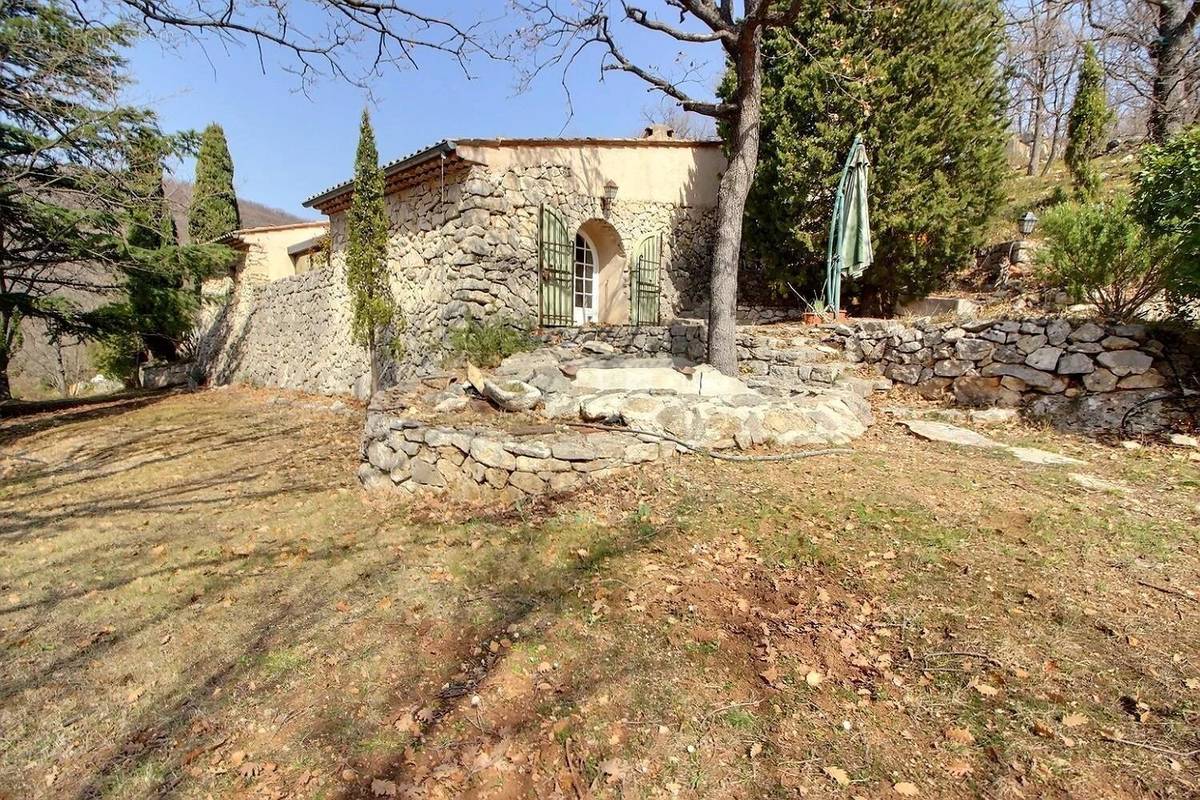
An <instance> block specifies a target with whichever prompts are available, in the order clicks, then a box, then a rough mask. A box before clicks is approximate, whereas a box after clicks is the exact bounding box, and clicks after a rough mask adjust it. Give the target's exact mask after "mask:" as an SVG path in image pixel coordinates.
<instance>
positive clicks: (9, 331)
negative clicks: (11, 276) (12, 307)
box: [0, 276, 20, 401]
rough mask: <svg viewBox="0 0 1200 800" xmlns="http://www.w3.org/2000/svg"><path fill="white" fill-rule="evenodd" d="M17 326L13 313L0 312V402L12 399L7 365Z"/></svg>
mask: <svg viewBox="0 0 1200 800" xmlns="http://www.w3.org/2000/svg"><path fill="white" fill-rule="evenodd" d="M4 288H5V287H4V280H3V277H2V276H0V290H3V289H4ZM19 324H20V323H19V322H18V320H17V317H16V315H15V314H14V313H13V312H11V311H2V312H0V401H3V400H11V399H12V385H11V384H10V383H9V380H8V365H9V362H10V360H11V359H12V351H13V345H14V344H15V343H16V341H17V325H19Z"/></svg>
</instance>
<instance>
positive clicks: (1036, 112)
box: [1025, 95, 1042, 175]
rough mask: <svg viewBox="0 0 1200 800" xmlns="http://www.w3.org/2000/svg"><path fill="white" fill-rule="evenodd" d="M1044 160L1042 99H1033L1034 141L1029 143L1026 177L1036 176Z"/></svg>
mask: <svg viewBox="0 0 1200 800" xmlns="http://www.w3.org/2000/svg"><path fill="white" fill-rule="evenodd" d="M1041 160H1042V97H1041V95H1039V96H1037V97H1035V98H1034V99H1033V141H1032V142H1030V143H1029V163H1028V164H1027V165H1026V166H1025V174H1026V175H1036V174H1037V171H1038V165H1039V163H1040V162H1041Z"/></svg>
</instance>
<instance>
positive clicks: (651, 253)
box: [629, 233, 662, 325]
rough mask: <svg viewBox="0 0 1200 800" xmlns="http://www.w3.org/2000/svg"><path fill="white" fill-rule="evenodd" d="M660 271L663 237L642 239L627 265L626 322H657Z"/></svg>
mask: <svg viewBox="0 0 1200 800" xmlns="http://www.w3.org/2000/svg"><path fill="white" fill-rule="evenodd" d="M661 272H662V235H661V234H657V233H655V234H651V235H650V236H647V237H646V238H645V239H642V241H641V243H639V244H638V246H637V249H636V250H635V251H634V256H633V262H632V263H631V264H630V266H629V321H630V322H631V323H633V324H634V325H657V324H658V323H659V318H660V317H659V298H660V297H661V295H662V289H661V284H660V282H659V276H660V274H661Z"/></svg>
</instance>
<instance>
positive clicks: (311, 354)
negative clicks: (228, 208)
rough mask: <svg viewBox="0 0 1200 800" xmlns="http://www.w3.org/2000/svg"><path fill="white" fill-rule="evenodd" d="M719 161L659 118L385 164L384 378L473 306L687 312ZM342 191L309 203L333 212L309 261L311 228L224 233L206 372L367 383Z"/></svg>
mask: <svg viewBox="0 0 1200 800" xmlns="http://www.w3.org/2000/svg"><path fill="white" fill-rule="evenodd" d="M724 168H725V159H724V156H723V155H722V152H721V148H720V145H719V144H718V143H717V142H692V141H683V140H676V139H673V138H671V136H670V134H669V131H667V130H665V129H663V128H662V127H659V126H655V127H652V128H649V129H647V132H646V136H645V137H643V138H640V139H457V140H446V141H442V142H439V143H437V144H435V145H432V146H431V147H427V148H425V149H423V150H420V151H418V152H416V153H414V154H412V155H410V156H407V157H405V158H402V159H399V160H397V161H393V162H391V163H389V164H386V165H385V166H384V174H385V178H386V184H385V185H386V191H387V204H388V212H389V217H390V221H391V234H390V237H389V242H388V256H389V260H390V263H391V265H392V268H391V288H392V293H393V296H394V297H395V299H396V301H397V305H398V308H399V312H400V313H399V321H398V324H396V325H395V326H394V329H393V330H392V331H391V332H390V336H389V338H390V340H391V346H390V347H389V348H388V352H389V353H391V354H392V356H393V359H392V360H391V362H390V363H389V364H386V365H385V373H384V376H383V378H384V381H385V383H390V382H394V381H398V380H402V379H404V378H407V377H410V376H414V375H420V374H427V373H429V372H434V371H437V370H439V369H440V368H441V364H442V361H443V359H444V354H445V348H446V345H447V343H448V341H449V338H450V333H451V331H452V330H453V329H454V328H456V327H458V326H460V325H462V324H463V323H464V322H465V321H466V320H468V319H479V320H483V319H489V318H504V319H507V320H510V321H512V322H515V323H519V324H524V325H528V326H531V327H542V328H549V327H554V326H562V327H563V328H577V327H578V326H581V325H591V326H610V327H612V328H613V330H634V329H635V328H634V327H632V326H653V325H660V324H663V323H666V322H668V321H670V320H672V319H673V318H676V317H680V316H685V315H687V312H689V311H693V310H695V309H696V308H698V307H699V306H700V305H701V303H702V302H703V299H704V294H705V291H706V288H707V279H708V270H709V263H710V260H711V259H710V253H711V248H712V241H713V235H714V232H715V219H714V217H715V214H714V212H715V208H716V200H717V186H718V183H719V180H720V175H721V172H722V170H724ZM352 193H353V185H352V183H349V182H348V183H343V184H341V185H339V186H335V187H333V188H332V189H329V190H327V191H325V192H322V193H320V194H318V195H316V196H314V197H312V198H310V199H309V200H308V201H306V203H305V205H307V206H309V207H310V208H314V209H317V210H319V211H321V212H323V213H325V214H327V215H328V216H329V222H328V226H329V227H328V239H327V241H328V259H327V263H326V260H324V259H323V260H322V263H321V264H320V266H319V268H318V267H317V265H316V264H314V263H313V261H312V258H313V256H314V254H315V253H316V252H317V250H318V249H319V248H324V247H325V244H326V242H325V241H323V239H324V237H325V230H324V229H323V228H320V227H317V226H318V225H321V224H324V223H314V224H310V225H306V226H299V225H296V226H279V227H278V228H273V229H252V230H246V231H238V232H237V233H235V234H234V235H233V237H232V238H231V240H230V241H231V244H233V245H234V246H235V247H237V248H239V249H240V250H242V253H243V256H242V258H241V259H240V260H239V263H238V265H237V266H236V267H235V269H234V273H233V277H234V281H233V282H232V284H230V283H228V282H226V283H225V284H224V286H223V288H222V289H221V290H220V292H219V293H217V295H216V296H217V297H218V298H219V299H220V300H221V302H215V303H211V304H209V308H210V309H211V310H210V311H209V312H208V313H206V319H205V320H204V322H203V325H202V329H203V333H202V337H201V339H202V346H201V348H200V366H201V368H202V370H203V371H204V373H205V374H206V375H207V377H208V379H209V380H210V381H212V382H214V383H228V382H241V383H250V384H254V385H261V386H277V387H282V388H289V389H300V390H304V391H310V392H321V393H325V394H355V395H358V396H360V397H361V396H365V394H366V393H367V386H368V384H369V379H368V375H369V363H368V361H367V358H366V355H365V353H364V350H363V348H362V347H360V346H359V345H357V344H355V343H354V341H353V339H352V337H351V335H350V319H351V312H350V297H349V294H348V291H347V289H346V275H345V253H346V245H347V232H346V217H347V213H346V212H347V211H348V210H349V207H350V199H351V195H352ZM322 255H324V253H322Z"/></svg>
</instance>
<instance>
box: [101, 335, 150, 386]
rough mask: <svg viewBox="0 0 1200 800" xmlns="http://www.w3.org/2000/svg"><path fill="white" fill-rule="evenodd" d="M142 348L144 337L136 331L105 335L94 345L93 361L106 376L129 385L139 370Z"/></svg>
mask: <svg viewBox="0 0 1200 800" xmlns="http://www.w3.org/2000/svg"><path fill="white" fill-rule="evenodd" d="M142 348H143V344H142V339H141V337H140V336H138V335H137V334H136V333H118V334H112V335H110V336H105V337H103V338H102V339H100V340H99V341H97V342H96V343H95V345H94V346H93V351H92V363H93V364H94V365H95V367H96V371H97V372H99V373H100V374H101V375H103V376H104V377H106V378H108V379H110V380H114V381H121V382H122V383H124V384H125V385H126V386H129V385H131V384H132V383H133V379H134V375H135V373H136V372H137V367H138V361H139V358H140V356H141V354H142Z"/></svg>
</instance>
